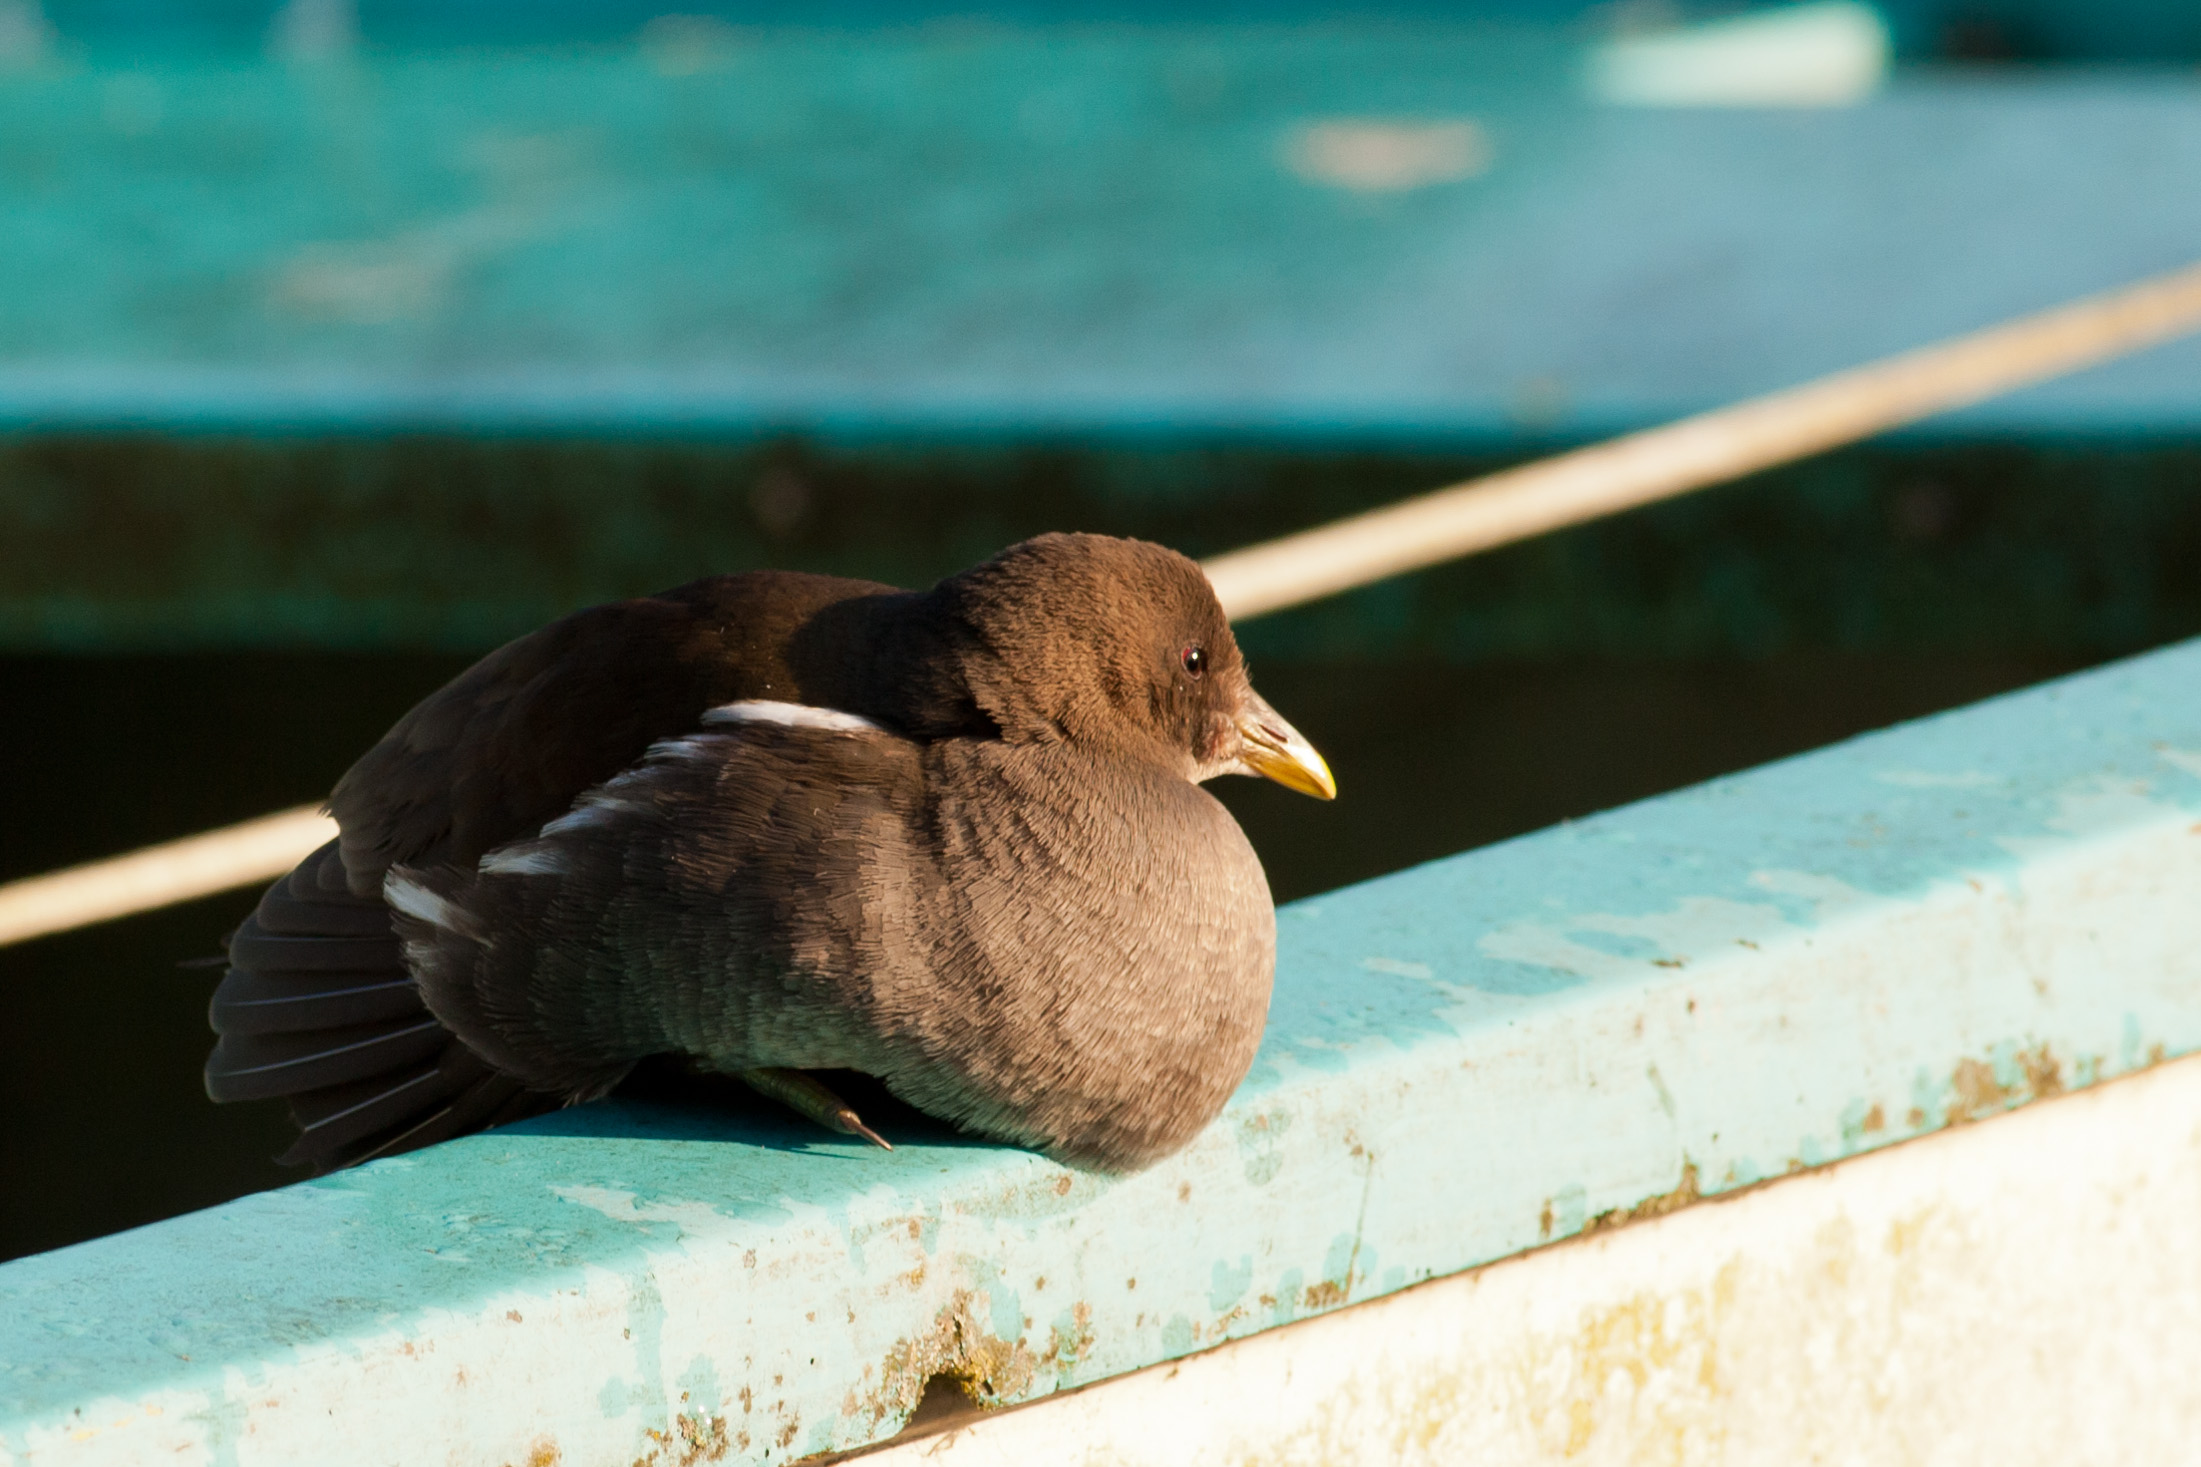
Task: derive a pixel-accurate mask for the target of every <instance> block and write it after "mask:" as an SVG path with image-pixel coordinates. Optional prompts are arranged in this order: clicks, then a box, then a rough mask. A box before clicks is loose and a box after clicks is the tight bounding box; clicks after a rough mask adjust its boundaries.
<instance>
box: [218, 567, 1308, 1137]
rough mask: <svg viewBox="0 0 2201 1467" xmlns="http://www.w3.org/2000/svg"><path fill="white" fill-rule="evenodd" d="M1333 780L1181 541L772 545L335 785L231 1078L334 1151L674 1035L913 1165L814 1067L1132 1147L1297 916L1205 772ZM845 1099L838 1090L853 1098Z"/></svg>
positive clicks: (574, 1094)
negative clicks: (818, 556)
mask: <svg viewBox="0 0 2201 1467" xmlns="http://www.w3.org/2000/svg"><path fill="white" fill-rule="evenodd" d="M1226 774H1252V775H1258V776H1264V777H1266V778H1269V779H1272V780H1275V781H1277V782H1279V783H1281V784H1283V785H1284V786H1286V787H1288V788H1290V789H1293V790H1296V791H1299V792H1302V793H1305V794H1310V795H1314V796H1317V797H1319V798H1322V799H1330V798H1333V797H1334V796H1335V794H1336V782H1335V780H1334V778H1333V776H1332V775H1331V773H1330V770H1329V768H1328V766H1327V765H1326V764H1325V763H1324V761H1323V759H1322V756H1321V755H1320V754H1319V753H1317V752H1316V751H1315V749H1314V748H1313V747H1312V745H1310V744H1309V743H1308V741H1307V740H1306V739H1305V738H1304V737H1303V736H1302V735H1301V734H1300V733H1299V732H1298V731H1297V730H1296V729H1294V728H1293V727H1292V726H1291V724H1290V723H1288V722H1287V721H1285V719H1284V718H1283V717H1282V716H1281V715H1279V714H1278V713H1277V712H1276V711H1275V710H1274V709H1273V708H1271V707H1270V706H1269V705H1268V704H1267V703H1266V702H1265V701H1264V700H1263V699H1262V698H1261V697H1260V695H1259V694H1257V693H1256V692H1255V691H1254V690H1253V685H1252V682H1251V681H1250V679H1249V677H1248V674H1247V670H1246V663H1245V659H1244V657H1243V656H1242V654H1241V653H1240V651H1239V648H1238V645H1237V643H1236V641H1235V640H1234V638H1233V636H1232V634H1231V629H1230V625H1229V622H1228V620H1227V618H1226V617H1225V615H1224V612H1223V609H1222V607H1221V606H1220V605H1219V604H1218V602H1217V600H1216V597H1215V594H1214V591H1213V588H1212V587H1211V586H1210V585H1209V583H1208V580H1207V578H1206V576H1205V575H1204V574H1203V573H1202V572H1201V570H1200V568H1199V566H1198V565H1197V564H1196V563H1194V562H1193V561H1191V560H1189V559H1187V558H1185V557H1184V556H1182V555H1180V554H1178V553H1176V552H1175V551H1173V550H1169V549H1166V548H1164V547H1162V546H1159V545H1154V544H1150V543H1147V542H1143V541H1137V540H1127V539H1118V538H1113V537H1108V536H1102V535H1090V534H1048V535H1042V536H1039V537H1037V538H1034V539H1030V540H1026V541H1023V542H1021V543H1019V544H1016V545H1012V546H1010V547H1009V548H1008V549H1006V550H1004V551H1002V552H1001V553H1000V554H998V555H996V556H994V557H993V558H992V559H990V560H987V561H985V562H983V563H982V564H979V565H977V566H974V567H972V568H970V569H968V570H966V571H963V572H961V573H959V574H956V575H953V576H950V577H948V578H946V579H945V580H942V581H940V582H939V583H937V584H936V585H934V586H932V587H931V588H930V589H928V590H923V591H907V590H899V589H896V588H894V587H891V586H886V585H882V584H878V583H875V582H869V581H860V580H851V579H844V578H839V577H831V576H822V575H813V574H807V573H801V572H792V571H776V570H759V571H748V572H741V573H734V574H726V575H719V576H713V577H708V578H705V579H703V580H698V581H694V582H691V583H689V584H687V585H684V586H680V587H676V588H674V589H672V590H668V591H665V592H662V593H659V594H657V595H653V596H645V597H640V598H637V599H633V600H627V601H620V602H614V603H610V604H607V605H602V606H596V607H591V608H588V609H585V610H582V611H578V612H575V613H573V614H571V615H569V616H567V617H565V618H563V619H561V620H558V621H555V622H552V623H550V624H549V625H548V626H545V627H543V628H541V629H539V630H537V631H535V632H533V633H531V634H529V635H527V636H523V637H521V638H519V639H518V640H516V641H513V642H510V643H508V644H506V645H505V646H503V647H501V648H499V649H498V650H496V651H494V652H491V653H489V654H488V655H487V656H486V657H484V658H482V659H481V660H480V661H479V662H477V663H475V664H474V665H473V666H472V667H470V668H468V669H467V670H466V671H464V672H462V673H460V674H459V675H458V676H457V677H455V678H453V679H452V680H451V681H450V682H449V683H447V684H446V685H445V686H443V687H442V688H440V689H439V690H437V691H436V692H434V693H432V694H431V695H429V696H428V697H427V698H426V699H424V700H423V701H422V702H421V703H419V704H418V705H417V706H416V707H414V708H413V709H412V710H411V711H410V712H408V713H407V714H405V716H404V717H402V718H401V719H399V720H398V722H397V723H396V724H395V725H394V726H393V727H392V728H391V729H390V731H389V732H388V733H387V734H386V735H384V737H383V738H382V739H381V740H380V741H379V742H377V743H376V744H375V745H374V746H373V747H371V748H370V749H368V750H367V751H366V752H365V753H364V754H363V755H362V756H361V757H360V758H359V759H358V760H357V761H356V762H355V763H354V764H353V765H352V766H351V767H350V768H349V769H348V770H347V771H346V772H345V773H344V775H343V776H342V778H341V779H339V780H338V782H337V783H336V786H335V788H334V790H333V791H332V792H331V794H330V796H329V800H328V809H329V812H330V813H331V814H332V815H333V816H334V818H335V820H336V823H337V829H338V832H339V833H338V836H337V838H336V839H335V840H332V841H331V842H329V843H328V844H327V845H325V846H323V847H322V848H320V849H319V850H316V851H315V852H313V853H312V854H311V855H309V856H307V857H306V858H305V859H304V860H303V861H301V862H300V863H299V864H298V866H297V867H296V868H295V869H293V870H292V871H291V872H290V873H289V874H288V875H286V876H285V877H283V878H281V879H280V880H278V881H277V882H276V883H275V884H274V885H273V886H272V887H270V888H269V889H268V891H267V893H266V894H265V895H264V896H263V897H262V898H261V900H260V902H259V905H258V907H257V908H256V909H255V911H254V913H253V914H252V915H251V916H250V917H249V918H247V919H246V920H245V921H244V922H243V923H242V924H241V925H240V926H239V927H238V928H237V929H236V931H235V932H234V933H233V934H232V935H231V937H230V938H229V941H228V945H227V957H228V970H227V972H226V973H225V974H224V976H223V978H222V980H221V983H220V985H219V987H218V988H217V990H216V992H215V994H214V996H213V1000H212V1003H211V1006H210V1018H211V1022H212V1027H213V1029H214V1031H215V1033H216V1035H217V1036H218V1037H217V1042H216V1044H215V1047H214V1050H213V1052H212V1054H211V1056H210V1057H209V1059H208V1061H207V1066H206V1088H207V1092H208V1094H209V1095H210V1096H211V1097H212V1098H213V1099H214V1100H216V1101H218V1102H230V1101H243V1100H262V1099H277V1098H279V1099H283V1100H286V1101H288V1102H289V1104H290V1108H291V1113H292V1117H293V1119H294V1121H295V1123H296V1125H297V1127H298V1130H299V1136H298V1139H297V1141H296V1143H295V1144H294V1145H293V1146H292V1147H291V1148H290V1150H289V1151H287V1152H286V1153H285V1154H284V1155H283V1156H282V1157H281V1158H279V1160H281V1161H284V1162H286V1163H290V1164H294V1165H304V1166H310V1167H313V1168H315V1169H316V1170H318V1171H328V1170H332V1169H335V1168H339V1167H344V1166H349V1165H353V1164H356V1163H359V1162H362V1161H366V1160H370V1159H373V1158H375V1157H380V1156H388V1155H394V1154H396V1153H398V1152H402V1151H408V1150H412V1149H415V1148H417V1147H421V1146H425V1145H428V1144H431V1143H433V1142H437V1141H441V1140H445V1139H448V1138H451V1137H454V1136H459V1135H463V1134H467V1133H469V1132H473V1131H478V1130H483V1129H487V1128H491V1127H495V1126H500V1125H504V1124H508V1123H510V1122H511V1121H514V1120H517V1119H521V1118H524V1117H527V1116H531V1115H535V1114H539V1113H542V1112H544V1111H546V1110H549V1109H553V1108H555V1107H557V1106H561V1105H567V1104H573V1103H578V1102H581V1101H586V1100H590V1099H594V1098H597V1097H600V1096H603V1095H605V1094H606V1093H608V1092H610V1091H611V1090H612V1089H613V1088H614V1087H616V1086H618V1085H619V1084H620V1083H621V1082H622V1080H624V1079H626V1078H627V1077H628V1076H629V1075H630V1074H632V1073H633V1072H634V1071H635V1069H636V1067H637V1066H638V1065H640V1064H642V1063H644V1062H645V1061H648V1060H651V1059H653V1057H658V1056H672V1057H676V1058H677V1059H678V1060H679V1061H680V1062H683V1063H686V1064H690V1065H693V1066H695V1067H696V1068H698V1069H700V1070H703V1071H706V1072H711V1073H717V1074H724V1075H731V1076H736V1077H738V1078H740V1079H741V1080H743V1081H745V1082H746V1083H748V1084H749V1085H750V1086H751V1087H752V1088H753V1089H756V1090H758V1091H761V1092H762V1093H764V1094H766V1095H768V1096H770V1097H772V1098H773V1099H775V1100H778V1101H780V1102H782V1103H784V1104H786V1105H788V1106H790V1107H791V1108H793V1109H795V1110H797V1111H798V1112H800V1113H802V1114H804V1115H807V1116H809V1117H811V1118H812V1119H814V1120H816V1121H818V1122H820V1123H821V1124H823V1125H826V1126H828V1127H831V1128H832V1129H834V1130H836V1131H840V1132H843V1133H846V1134H849V1135H854V1136H860V1137H862V1138H865V1139H867V1140H870V1141H872V1142H875V1143H877V1144H880V1145H886V1146H889V1147H890V1148H891V1142H890V1141H888V1140H887V1138H885V1137H883V1136H881V1135H880V1134H879V1133H878V1132H876V1131H874V1130H873V1129H872V1128H871V1127H870V1126H868V1125H866V1124H865V1123H864V1122H863V1120H862V1118H861V1116H860V1115H858V1114H857V1112H856V1111H855V1109H854V1108H853V1107H852V1106H850V1105H849V1104H848V1103H847V1102H846V1101H845V1100H844V1099H843V1098H842V1097H841V1096H840V1095H839V1094H837V1093H836V1092H835V1091H834V1090H833V1089H832V1088H831V1086H830V1084H829V1083H828V1082H827V1079H826V1078H824V1077H823V1076H821V1073H820V1072H832V1071H854V1072H858V1073H860V1074H863V1075H868V1076H871V1077H874V1078H875V1079H876V1081H877V1082H879V1084H881V1085H883V1086H884V1088H885V1089H886V1090H887V1091H888V1092H890V1093H891V1094H893V1095H894V1096H896V1097H898V1098H899V1099H900V1100H902V1101H904V1102H906V1103H908V1104H909V1105H911V1106H912V1107H914V1108H915V1109H917V1110H919V1111H922V1112H925V1113H927V1114H929V1115H931V1116H933V1117H935V1118H937V1119H939V1120H943V1121H946V1122H948V1123H950V1124H952V1125H954V1126H955V1127H958V1128H960V1129H961V1130H963V1131H965V1132H967V1133H970V1134H972V1135H975V1136H978V1137H982V1138H985V1139H988V1140H991V1141H996V1142H1001V1143H1006V1144H1009V1145H1013V1146H1019V1147H1025V1148H1029V1149H1032V1150H1036V1151H1038V1152H1041V1153H1043V1154H1045V1155H1047V1156H1050V1157H1053V1158H1055V1159H1056V1160H1058V1161H1061V1162H1063V1163H1066V1164H1068V1165H1072V1166H1077V1167H1085V1168H1090V1169H1094V1170H1098V1171H1104V1172H1125V1171H1131V1170H1136V1169H1138V1168H1140V1167H1144V1166H1147V1165H1150V1164H1151V1163H1153V1162H1155V1161H1156V1160H1158V1159H1160V1158H1162V1157H1164V1156H1167V1155H1169V1154H1170V1153H1172V1152H1174V1151H1176V1150H1178V1149H1179V1148H1181V1147H1182V1146H1184V1145H1185V1144H1186V1143H1187V1142H1188V1141H1190V1140H1191V1138H1192V1137H1193V1136H1195V1135H1196V1134H1198V1132H1199V1131H1200V1130H1201V1129H1202V1128H1203V1127H1204V1126H1205V1125H1206V1124H1207V1123H1208V1122H1209V1121H1210V1120H1212V1119H1213V1118H1214V1116H1215V1115H1216V1114H1217V1113H1218V1112H1219V1111H1220V1110H1221V1109H1222V1106H1223V1104H1224V1102H1225V1101H1226V1100H1227V1099H1228V1098H1229V1096H1230V1094H1231V1092H1232V1091H1233V1090H1234V1089H1235V1088H1236V1087H1237V1085H1238V1083H1239V1081H1240V1080H1241V1079H1243V1078H1244V1076H1245V1074H1246V1071H1247V1070H1248V1068H1249V1067H1250V1065H1251V1064H1252V1060H1253V1055H1254V1051H1255V1049H1256V1047H1257V1045H1258V1044H1259V1041H1260V1037H1261V1031H1262V1028H1263V1025H1264V1023H1265V1020H1266V1015H1267V1010H1268V1003H1269V996H1270V990H1271V985H1272V982H1273V977H1274V970H1275V958H1276V919H1275V909H1274V906H1273V903H1272V901H1271V897H1270V893H1269V888H1268V883H1267V879H1266V876H1265V874H1264V872H1263V870H1262V867H1261V863H1260V860H1259V858H1258V856H1257V855H1256V854H1255V852H1254V850H1253V848H1252V846H1251V844H1250V843H1249V842H1248V841H1247V839H1246V837H1245V835H1244V833H1243V832H1242V831H1241V830H1240V829H1239V827H1238V825H1237V823H1236V821H1235V820H1234V819H1233V818H1232V817H1231V815H1230V813H1229V812H1228V811H1227V810H1226V809H1225V808H1224V807H1223V805H1222V804H1221V803H1220V802H1218V801H1217V800H1216V799H1215V798H1214V797H1213V796H1212V795H1211V794H1209V793H1208V792H1207V791H1206V790H1205V789H1203V788H1202V785H1203V784H1204V783H1205V782H1206V781H1207V780H1210V779H1212V778H1215V777H1217V776H1220V775H1226ZM844 1088H846V1087H845V1086H844Z"/></svg>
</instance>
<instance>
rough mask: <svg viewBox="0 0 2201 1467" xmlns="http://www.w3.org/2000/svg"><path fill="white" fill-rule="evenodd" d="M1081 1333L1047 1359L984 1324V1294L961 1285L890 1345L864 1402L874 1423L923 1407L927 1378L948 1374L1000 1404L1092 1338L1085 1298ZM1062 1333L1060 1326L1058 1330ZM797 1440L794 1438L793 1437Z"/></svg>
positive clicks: (1078, 1315) (974, 1394)
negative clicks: (1066, 1350) (924, 1322)
mask: <svg viewBox="0 0 2201 1467" xmlns="http://www.w3.org/2000/svg"><path fill="white" fill-rule="evenodd" d="M1072 1318H1073V1319H1075V1320H1076V1321H1077V1329H1076V1331H1075V1338H1074V1339H1073V1340H1072V1341H1069V1342H1065V1341H1062V1340H1060V1339H1058V1340H1057V1341H1056V1348H1055V1349H1050V1350H1049V1351H1048V1355H1047V1357H1046V1358H1045V1359H1043V1358H1042V1357H1039V1356H1035V1355H1034V1354H1033V1353H1032V1351H1031V1350H1030V1348H1029V1347H1027V1346H1026V1345H1025V1344H1024V1342H1023V1341H1022V1340H1004V1339H1002V1338H1000V1337H999V1336H997V1335H995V1334H992V1333H991V1332H989V1331H988V1330H987V1329H986V1328H985V1327H984V1326H983V1325H982V1324H980V1322H979V1320H980V1315H979V1299H978V1296H977V1295H976V1294H975V1293H973V1292H972V1291H971V1290H969V1289H959V1290H957V1291H956V1293H955V1295H954V1296H953V1297H952V1298H950V1299H949V1300H948V1302H947V1303H946V1304H945V1305H943V1306H942V1307H941V1309H940V1312H939V1313H938V1314H936V1315H934V1316H933V1319H932V1323H931V1324H930V1325H929V1326H927V1327H926V1328H925V1329H924V1330H923V1331H922V1332H920V1333H918V1334H915V1335H912V1336H910V1337H909V1338H907V1339H905V1340H902V1341H901V1342H900V1343H898V1344H896V1345H895V1346H894V1348H893V1349H891V1350H889V1351H887V1353H886V1358H885V1359H883V1360H881V1361H880V1362H879V1384H878V1386H877V1387H876V1388H875V1389H874V1390H872V1391H871V1392H870V1394H869V1396H868V1397H867V1398H866V1399H865V1401H864V1402H863V1403H862V1406H863V1409H864V1410H866V1411H868V1413H869V1414H870V1417H871V1420H872V1423H873V1424H874V1425H877V1424H878V1423H879V1422H881V1421H884V1420H886V1419H888V1418H890V1417H891V1418H894V1419H896V1420H900V1419H903V1418H906V1417H907V1416H908V1415H909V1414H910V1413H911V1412H912V1411H914V1410H916V1409H917V1403H918V1401H919V1400H920V1399H921V1398H922V1397H923V1396H924V1393H925V1383H926V1382H927V1381H930V1380H932V1379H934V1378H935V1377H944V1378H946V1379H947V1380H949V1381H952V1382H954V1384H955V1385H956V1387H957V1388H958V1389H960V1390H961V1391H962V1392H963V1394H964V1395H965V1396H967V1397H969V1398H970V1400H971V1401H972V1402H973V1403H975V1404H977V1405H979V1406H998V1405H1000V1404H1002V1403H1003V1402H1004V1401H1008V1400H1013V1399H1015V1398H1016V1397H1018V1396H1020V1395H1023V1394H1024V1393H1025V1392H1026V1391H1027V1390H1029V1389H1030V1387H1031V1384H1032V1376H1033V1374H1034V1372H1035V1371H1037V1369H1038V1368H1039V1367H1040V1366H1041V1365H1042V1364H1044V1363H1048V1362H1049V1361H1051V1360H1052V1358H1053V1357H1054V1356H1055V1355H1056V1354H1057V1352H1058V1350H1060V1348H1061V1347H1062V1346H1063V1345H1064V1344H1065V1343H1069V1344H1070V1345H1071V1346H1072V1348H1073V1351H1074V1350H1076V1349H1082V1348H1085V1347H1089V1346H1090V1345H1091V1343H1092V1327H1091V1326H1092V1310H1091V1308H1090V1307H1089V1306H1087V1305H1085V1304H1084V1303H1082V1302H1080V1303H1079V1304H1078V1305H1077V1306H1075V1308H1074V1309H1073V1311H1072ZM1057 1333H1058V1335H1059V1333H1060V1331H1058V1332H1057ZM790 1440H792V1438H790Z"/></svg>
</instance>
